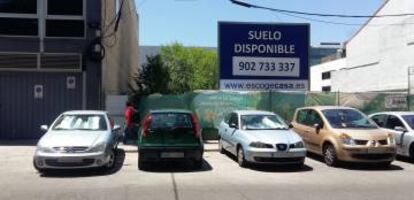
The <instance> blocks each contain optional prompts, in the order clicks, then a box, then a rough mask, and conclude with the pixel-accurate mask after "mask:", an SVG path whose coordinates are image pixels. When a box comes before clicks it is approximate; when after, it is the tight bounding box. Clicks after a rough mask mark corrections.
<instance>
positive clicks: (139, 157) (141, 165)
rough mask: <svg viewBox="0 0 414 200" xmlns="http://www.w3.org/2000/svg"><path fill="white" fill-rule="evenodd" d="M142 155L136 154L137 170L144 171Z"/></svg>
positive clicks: (144, 164)
mask: <svg viewBox="0 0 414 200" xmlns="http://www.w3.org/2000/svg"><path fill="white" fill-rule="evenodd" d="M142 157H143V155H142V153H139V154H138V169H139V170H145V167H146V163H145V162H144V161H143V159H142Z"/></svg>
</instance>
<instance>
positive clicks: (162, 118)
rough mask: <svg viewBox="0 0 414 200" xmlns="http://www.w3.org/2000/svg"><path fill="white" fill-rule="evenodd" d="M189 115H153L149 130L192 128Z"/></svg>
mask: <svg viewBox="0 0 414 200" xmlns="http://www.w3.org/2000/svg"><path fill="white" fill-rule="evenodd" d="M192 127H193V125H192V123H191V115H189V114H187V113H154V114H152V120H151V125H150V127H149V128H150V129H152V130H157V129H171V128H192Z"/></svg>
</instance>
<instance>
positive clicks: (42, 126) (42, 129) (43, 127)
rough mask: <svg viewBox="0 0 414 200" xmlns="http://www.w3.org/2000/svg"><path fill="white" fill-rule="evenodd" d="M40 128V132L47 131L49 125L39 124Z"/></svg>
mask: <svg viewBox="0 0 414 200" xmlns="http://www.w3.org/2000/svg"><path fill="white" fill-rule="evenodd" d="M40 130H41V131H42V132H45V133H46V132H47V131H48V130H49V127H48V126H47V125H41V126H40Z"/></svg>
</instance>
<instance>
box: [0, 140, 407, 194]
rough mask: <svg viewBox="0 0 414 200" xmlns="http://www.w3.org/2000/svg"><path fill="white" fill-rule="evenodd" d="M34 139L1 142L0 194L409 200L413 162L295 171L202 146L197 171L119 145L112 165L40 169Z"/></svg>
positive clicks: (310, 166) (316, 164) (314, 162)
mask: <svg viewBox="0 0 414 200" xmlns="http://www.w3.org/2000/svg"><path fill="white" fill-rule="evenodd" d="M33 151H34V147H33V146H0V155H1V156H0V188H1V191H0V199H1V200H3V199H13V200H14V199H42V200H45V199H82V200H85V199H139V200H146V199H151V200H157V199H170V200H193V199H197V200H212V199H223V200H232V199H237V200H239V199H251V200H261V199H263V200H269V199H289V200H293V199H318V200H320V199H347V200H349V199H353V200H354V199H375V200H381V199H387V200H389V199H410V200H411V199H414V190H413V188H414V162H409V161H408V160H398V161H395V162H394V163H393V165H392V167H391V168H389V169H377V168H376V167H366V166H364V167H358V166H352V165H351V166H344V167H342V168H330V167H327V166H326V165H325V164H323V163H322V162H321V161H320V160H318V159H317V157H314V156H312V158H307V159H306V167H305V168H304V169H303V170H299V171H297V170H296V171H295V170H289V169H286V168H275V167H272V166H264V167H256V168H252V169H242V168H239V166H238V165H237V163H236V162H235V161H234V160H232V158H231V157H229V156H228V155H222V154H219V153H218V152H207V153H206V154H205V156H204V158H205V163H204V166H203V169H202V170H200V171H192V170H191V164H189V163H188V164H187V163H163V164H158V165H156V166H154V169H153V170H151V171H140V170H138V167H137V159H138V156H137V153H135V152H125V151H123V150H120V151H119V152H118V160H117V162H118V163H117V168H116V169H115V170H114V171H111V172H107V171H102V170H81V171H62V172H54V173H51V174H49V175H47V176H42V175H39V174H38V173H37V172H36V171H35V170H34V169H33V167H32V155H33Z"/></svg>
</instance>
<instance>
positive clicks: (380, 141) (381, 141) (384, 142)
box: [378, 140, 388, 145]
mask: <svg viewBox="0 0 414 200" xmlns="http://www.w3.org/2000/svg"><path fill="white" fill-rule="evenodd" d="M378 142H379V143H380V144H381V145H387V144H388V141H387V140H378Z"/></svg>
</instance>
